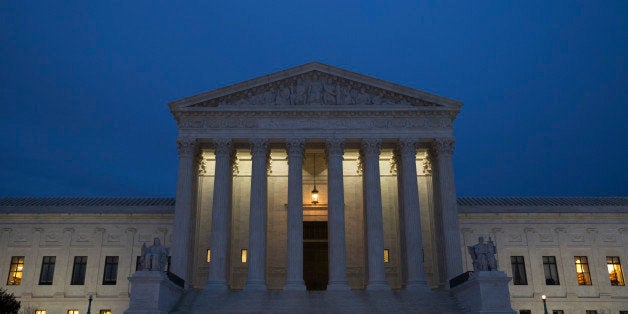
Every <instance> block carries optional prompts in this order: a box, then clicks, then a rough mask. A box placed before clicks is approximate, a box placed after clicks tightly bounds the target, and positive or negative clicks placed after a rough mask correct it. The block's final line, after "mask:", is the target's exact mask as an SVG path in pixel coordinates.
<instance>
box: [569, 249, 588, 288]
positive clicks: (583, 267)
mask: <svg viewBox="0 0 628 314" xmlns="http://www.w3.org/2000/svg"><path fill="white" fill-rule="evenodd" d="M573 259H574V261H575V262H576V274H577V276H578V284H579V285H581V286H590V285H591V273H589V260H588V259H587V257H586V256H574V257H573Z"/></svg>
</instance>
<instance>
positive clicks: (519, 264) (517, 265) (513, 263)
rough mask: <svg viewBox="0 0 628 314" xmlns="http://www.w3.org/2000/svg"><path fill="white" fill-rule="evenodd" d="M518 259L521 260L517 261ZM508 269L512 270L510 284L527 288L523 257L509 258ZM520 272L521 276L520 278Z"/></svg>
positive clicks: (514, 256)
mask: <svg viewBox="0 0 628 314" xmlns="http://www.w3.org/2000/svg"><path fill="white" fill-rule="evenodd" d="M519 259H521V261H519ZM510 267H511V268H512V284H513V285H516V286H527V285H528V275H527V273H526V260H525V257H524V256H523V255H513V256H510ZM522 271H523V276H521V272H522ZM521 279H523V280H521Z"/></svg>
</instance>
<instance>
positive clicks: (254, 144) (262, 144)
mask: <svg viewBox="0 0 628 314" xmlns="http://www.w3.org/2000/svg"><path fill="white" fill-rule="evenodd" d="M250 146H251V155H253V156H257V155H264V156H265V155H267V154H268V139H265V138H254V139H251V142H250Z"/></svg>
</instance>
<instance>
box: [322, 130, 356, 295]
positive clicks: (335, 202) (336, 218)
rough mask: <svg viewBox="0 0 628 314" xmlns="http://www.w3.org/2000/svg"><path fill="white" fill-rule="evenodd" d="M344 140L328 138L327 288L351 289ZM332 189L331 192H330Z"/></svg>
mask: <svg viewBox="0 0 628 314" xmlns="http://www.w3.org/2000/svg"><path fill="white" fill-rule="evenodd" d="M343 152H344V142H343V141H342V140H340V139H328V140H327V143H326V153H327V169H328V175H327V178H328V179H327V181H328V188H327V191H328V193H327V194H328V197H329V208H328V211H327V212H328V213H329V214H328V215H329V229H328V230H329V231H328V232H329V235H328V238H329V283H328V284H327V290H350V288H349V283H348V281H347V273H346V258H345V196H344V185H343V179H342V154H343ZM330 191H331V193H329V192H330Z"/></svg>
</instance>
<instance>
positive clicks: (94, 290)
mask: <svg viewBox="0 0 628 314" xmlns="http://www.w3.org/2000/svg"><path fill="white" fill-rule="evenodd" d="M461 105H462V104H461V103H460V102H458V101H455V100H451V99H448V98H444V97H441V96H437V95H433V94H429V93H425V92H422V91H419V90H415V89H411V88H408V87H404V86H400V85H396V84H393V83H390V82H385V81H382V80H379V79H375V78H372V77H368V76H364V75H361V74H357V73H353V72H350V71H346V70H343V69H339V68H335V67H331V66H328V65H324V64H320V63H308V64H305V65H302V66H299V67H295V68H292V69H288V70H285V71H281V72H277V73H273V74H270V75H266V76H263V77H259V78H255V79H252V80H248V81H245V82H242V83H238V84H234V85H231V86H227V87H224V88H220V89H217V90H214V91H210V92H207V93H202V94H199V95H195V96H191V97H188V98H184V99H182V100H178V101H174V102H171V103H170V104H169V106H170V110H171V112H172V114H173V116H174V118H175V120H176V122H177V126H178V130H179V134H178V139H177V148H178V156H179V160H178V180H177V190H176V201H175V199H161V200H157V201H156V202H152V201H148V200H147V199H127V200H118V201H116V200H115V199H114V200H112V199H100V202H98V201H94V199H84V200H81V199H74V200H69V199H63V198H62V199H48V200H46V199H35V200H32V201H29V200H28V199H20V198H5V199H3V198H0V217H1V219H0V232H1V233H0V250H1V251H2V252H6V254H3V255H0V274H2V273H4V274H7V273H8V272H9V265H10V263H11V258H12V257H13V256H24V260H25V262H24V271H23V279H22V283H21V284H20V285H8V284H7V285H4V286H3V287H4V288H7V290H9V291H10V292H14V293H15V294H16V295H17V296H18V297H19V298H20V300H21V301H23V302H24V303H23V304H27V305H28V306H32V307H33V308H39V307H41V306H44V305H46V306H45V307H46V309H47V310H48V311H49V312H48V313H66V310H68V309H73V308H75V306H74V304H77V303H78V302H86V298H87V296H89V295H90V294H93V295H94V296H95V301H94V302H95V303H94V305H93V307H92V308H93V309H111V310H112V312H113V313H121V312H122V311H124V310H125V309H127V308H128V306H129V293H130V291H132V289H131V286H130V285H129V282H128V281H127V280H126V278H128V277H130V276H132V275H133V273H134V272H135V263H136V258H137V256H139V255H140V252H141V246H142V244H143V243H144V242H146V243H147V244H150V243H152V239H153V238H154V237H158V238H160V239H161V240H162V242H163V244H164V245H165V246H167V247H169V248H171V251H170V252H171V261H170V267H169V271H170V272H172V273H174V274H176V275H177V276H179V277H181V278H182V279H183V280H185V289H187V290H186V291H199V290H201V291H205V292H207V291H210V292H215V293H217V294H219V293H224V292H225V291H244V292H251V291H252V292H258V291H264V290H272V291H277V290H280V291H288V290H297V291H302V290H305V289H306V285H305V284H306V283H305V282H304V271H307V269H305V270H304V253H303V252H304V245H305V244H306V240H304V239H303V232H304V225H303V223H304V222H326V227H327V229H326V230H327V236H326V239H325V241H324V243H325V245H326V250H327V251H326V252H327V253H326V254H327V255H326V257H327V258H328V261H329V262H328V266H329V268H328V271H327V276H328V278H327V279H328V280H327V282H326V290H328V291H331V290H334V291H339V292H346V291H347V290H350V289H351V290H354V291H355V290H365V291H367V292H368V291H371V290H375V291H378V293H379V292H382V293H387V292H386V291H388V290H393V291H404V293H405V292H410V293H427V292H429V291H437V290H438V291H440V292H443V291H444V292H443V293H445V294H447V293H448V292H447V290H448V287H449V284H448V282H449V280H450V279H452V278H454V277H456V276H458V275H460V274H462V273H464V272H466V271H471V270H473V266H472V264H471V261H470V258H469V256H468V254H467V251H466V246H468V245H472V244H475V242H476V241H477V238H478V236H484V237H485V238H486V239H488V237H491V239H492V240H493V241H494V243H495V245H496V247H497V260H498V269H499V270H501V271H503V272H505V273H506V275H507V276H509V277H512V276H513V273H512V268H511V260H510V258H511V256H523V257H524V258H525V269H526V270H527V272H528V273H527V280H528V282H527V284H526V285H515V284H513V282H510V283H509V284H508V287H509V294H510V298H511V305H512V308H513V309H515V310H531V311H532V312H539V311H540V307H539V306H542V304H541V302H540V295H542V294H545V295H547V296H548V300H549V304H550V309H555V310H564V311H565V313H585V312H584V311H585V310H588V309H590V310H597V311H598V313H617V312H618V311H620V310H622V311H628V301H627V300H628V291H626V288H625V286H612V285H611V284H609V283H608V282H606V281H607V279H608V274H607V273H605V271H606V265H605V262H604V261H605V258H606V257H607V256H616V257H619V259H620V260H621V263H622V264H621V265H622V266H625V265H626V264H625V263H626V261H628V251H627V249H626V248H627V247H628V233H627V232H628V231H627V230H628V229H626V227H625V226H626V225H628V198H613V199H605V198H583V199H568V200H564V199H552V198H540V199H538V202H536V203H535V202H528V201H526V200H525V199H522V200H516V199H510V198H497V199H491V198H457V196H456V190H455V183H454V179H453V177H454V176H453V163H452V155H453V151H454V143H455V140H454V138H453V135H452V134H453V120H454V119H455V117H456V115H457V114H458V112H459V111H460V108H461ZM314 186H316V189H317V190H318V191H319V196H318V202H317V203H313V202H312V201H313V200H312V196H311V191H312V189H313V188H314ZM244 252H246V259H243V254H245V253H244ZM83 255H84V256H87V257H88V263H87V274H88V276H87V279H86V282H85V284H84V285H79V286H76V285H71V284H69V280H70V279H69V278H70V277H71V273H72V261H71V258H72V257H73V256H83ZM547 255H552V256H555V257H556V258H557V261H558V270H559V276H560V278H561V283H560V285H546V284H545V277H544V269H543V264H542V262H540V259H542V257H543V256H547ZM43 256H56V257H57V266H56V269H55V275H54V280H53V282H52V284H51V285H39V284H38V280H37V278H38V277H37V276H38V275H39V273H40V269H41V267H42V257H43ZM106 256H118V257H119V263H118V278H117V283H116V284H115V285H102V284H101V278H102V276H103V263H104V261H105V257H106ZM574 256H588V257H589V263H590V267H591V270H592V274H591V277H592V278H593V284H592V285H588V286H582V285H579V284H578V282H577V280H576V279H575V278H576V277H575V273H574V265H573V257H574ZM210 257H211V258H210ZM426 291H427V292H426ZM181 302H183V303H185V302H187V301H186V300H185V297H184V299H182V301H181ZM84 308H85V307H81V309H84ZM181 308H184V307H182V306H180V307H179V309H181ZM181 311H183V312H184V310H181Z"/></svg>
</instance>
